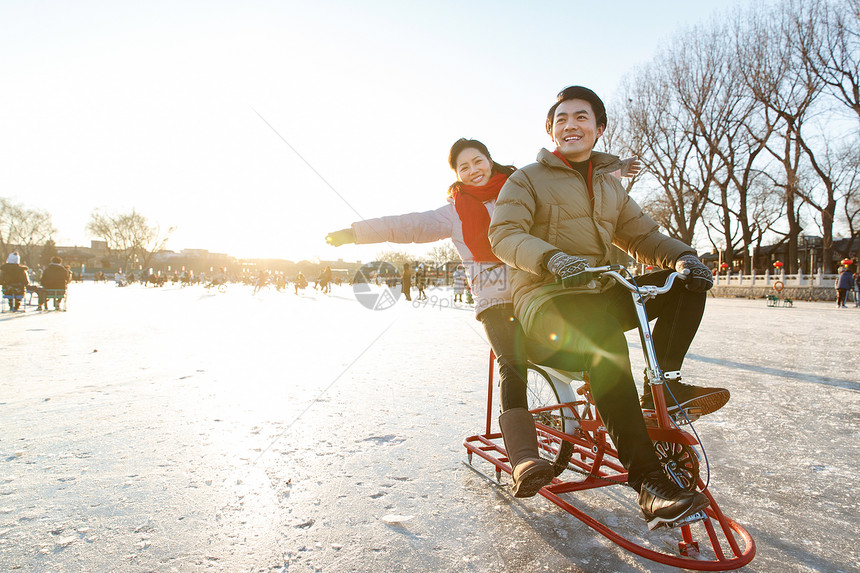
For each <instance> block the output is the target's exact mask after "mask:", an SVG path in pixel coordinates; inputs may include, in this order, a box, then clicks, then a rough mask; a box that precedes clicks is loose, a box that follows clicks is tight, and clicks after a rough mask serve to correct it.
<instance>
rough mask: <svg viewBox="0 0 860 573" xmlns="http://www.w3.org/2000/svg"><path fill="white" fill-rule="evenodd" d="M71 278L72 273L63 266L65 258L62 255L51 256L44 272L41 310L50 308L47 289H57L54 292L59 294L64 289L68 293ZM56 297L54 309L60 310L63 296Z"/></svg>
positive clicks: (40, 297) (40, 300)
mask: <svg viewBox="0 0 860 573" xmlns="http://www.w3.org/2000/svg"><path fill="white" fill-rule="evenodd" d="M70 280H71V274H70V273H69V271H68V270H67V269H66V267H64V266H63V259H61V258H60V257H56V256H55V257H51V263H50V264H49V265H48V266H47V267H45V271H44V272H43V273H42V288H41V289H40V290H39V310H43V309H44V310H48V299H47V297H46V293H45V290H52V291H55V292H54V293H53V294H54V295H58V294H60V292H56V291H62V294H63V295H65V293H66V286H67V285H68V284H69V281H70ZM53 298H54V309H55V310H59V308H60V301H61V300H62V297H60V298H57V297H56V296H54V297H53Z"/></svg>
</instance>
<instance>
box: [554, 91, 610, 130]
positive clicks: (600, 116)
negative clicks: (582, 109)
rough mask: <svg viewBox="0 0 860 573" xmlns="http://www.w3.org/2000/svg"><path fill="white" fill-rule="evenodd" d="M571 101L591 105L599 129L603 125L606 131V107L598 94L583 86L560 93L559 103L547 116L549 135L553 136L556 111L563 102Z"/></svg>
mask: <svg viewBox="0 0 860 573" xmlns="http://www.w3.org/2000/svg"><path fill="white" fill-rule="evenodd" d="M570 99H584V100H585V101H587V102H588V103H590V104H591V109H593V110H594V115H595V119H596V120H597V127H600V126H601V125H602V126H603V128H604V129H606V106H605V105H603V101H602V100H601V99H600V98H599V97H597V94H596V93H594V92H593V91H591V90H590V89H588V88H585V87H582V86H570V87H566V88H564V89H563V90H561V91H560V92H558V96H557V100H558V101H556V102H555V103H554V104H553V105H552V107H551V108H549V112H548V113H547V114H546V132H547V133H548V134H549V135H552V124H553V120H554V119H555V110H556V109H558V106H559V105H561V103H562V102H565V101H567V100H570Z"/></svg>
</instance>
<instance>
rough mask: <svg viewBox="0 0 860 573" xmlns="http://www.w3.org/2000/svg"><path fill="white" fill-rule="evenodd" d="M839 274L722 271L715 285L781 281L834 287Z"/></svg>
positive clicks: (795, 284)
mask: <svg viewBox="0 0 860 573" xmlns="http://www.w3.org/2000/svg"><path fill="white" fill-rule="evenodd" d="M838 276H839V275H835V274H824V273H822V272H818V273H815V274H812V275H805V274H802V273H799V274H796V275H789V274H785V273H784V272H779V273H771V272H769V271H768V272H765V273H764V274H758V275H757V274H755V273H753V274H751V275H742V274H732V273H731V272H728V273H720V274H718V275H716V276H715V277H714V285H715V286H716V285H724V286H765V287H766V286H772V285H773V284H774V283H776V282H777V281H779V282H781V283H782V284H783V285H784V286H787V287H801V286H805V287H809V286H823V287H833V286H834V285H835V284H836V278H837V277H838Z"/></svg>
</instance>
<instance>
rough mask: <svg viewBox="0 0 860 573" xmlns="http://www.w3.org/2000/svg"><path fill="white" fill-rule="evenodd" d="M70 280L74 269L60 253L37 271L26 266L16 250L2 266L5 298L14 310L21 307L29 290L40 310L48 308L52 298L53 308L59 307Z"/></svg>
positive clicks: (0, 277) (0, 278)
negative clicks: (59, 255)
mask: <svg viewBox="0 0 860 573" xmlns="http://www.w3.org/2000/svg"><path fill="white" fill-rule="evenodd" d="M71 280H72V273H71V270H70V269H69V267H68V266H64V265H63V259H62V258H60V257H58V256H54V257H51V260H50V262H49V263H48V265H47V266H45V267H44V268H43V269H39V271H38V272H36V271H34V270H31V269H29V268H28V267H27V266H26V265H24V264H23V263H22V262H21V256H20V254H19V253H18V252H17V251H15V252H13V253H10V254H9V256H8V257H7V258H6V262H5V263H4V264H3V265H2V266H0V285H2V290H3V298H4V299H5V300H6V301H7V302H8V305H9V310H11V311H20V310H21V303H22V302H23V300H24V294H25V293H26V292H34V293H36V296H37V298H38V306H39V310H48V300H49V298H50V300H52V301H53V304H54V309H55V310H58V309H59V308H60V304H61V302H62V300H63V298H64V297H65V296H66V289H67V288H68V284H69V283H70V282H71Z"/></svg>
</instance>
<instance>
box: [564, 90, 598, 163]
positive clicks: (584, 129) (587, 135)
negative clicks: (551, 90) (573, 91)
mask: <svg viewBox="0 0 860 573" xmlns="http://www.w3.org/2000/svg"><path fill="white" fill-rule="evenodd" d="M603 127H604V126H602V125H601V126H598V125H597V119H596V117H595V115H594V110H593V109H592V107H591V104H590V103H588V102H587V101H585V100H584V99H569V100H566V101H563V102H561V103H560V104H559V106H558V107H557V108H556V110H555V115H554V116H553V125H552V139H553V141H554V142H555V145H556V147H557V148H558V151H559V153H561V154H562V155H564V156H565V157H566V158H567V160H568V161H571V162H578V161H586V160H587V159H588V158H589V157H591V150H592V148H593V147H594V144H595V142H597V138H598V137H600V136H601V135H603Z"/></svg>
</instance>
